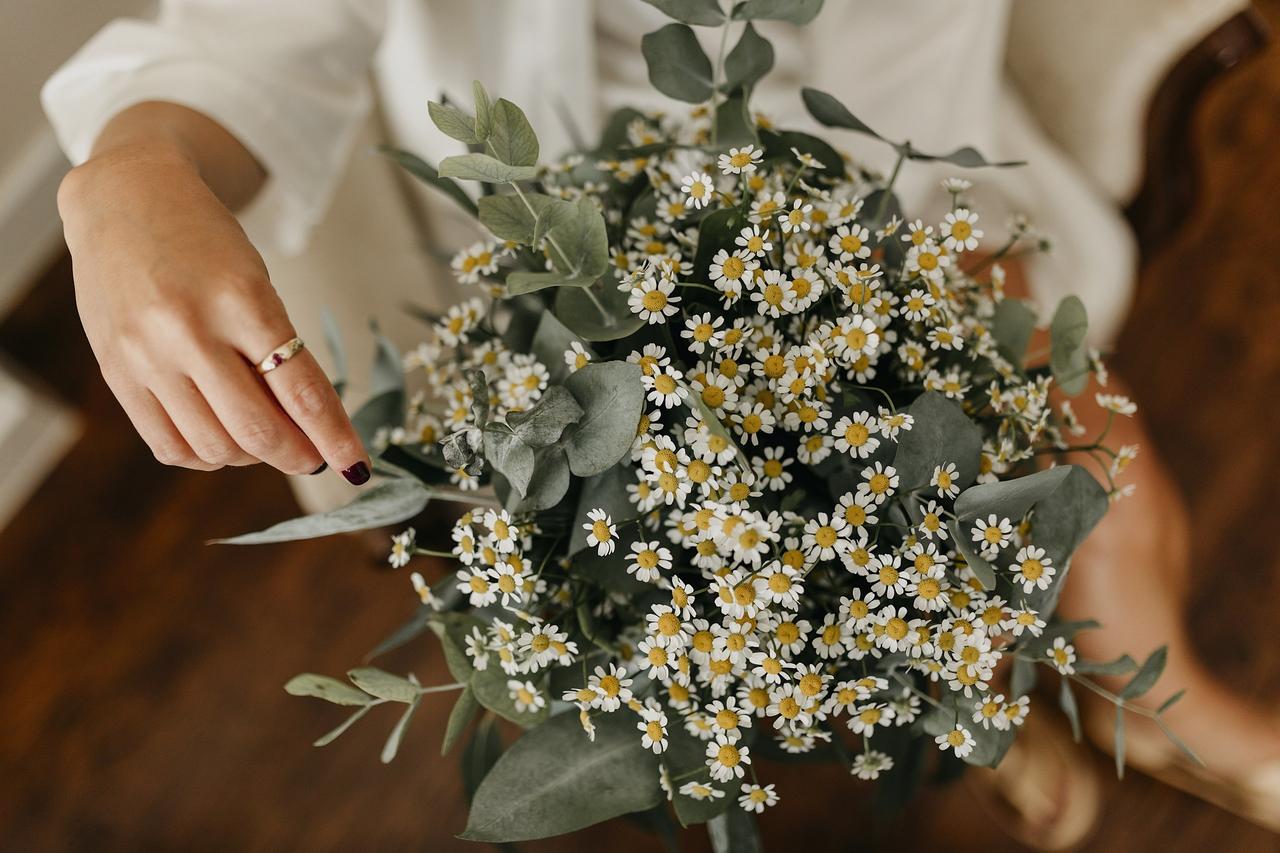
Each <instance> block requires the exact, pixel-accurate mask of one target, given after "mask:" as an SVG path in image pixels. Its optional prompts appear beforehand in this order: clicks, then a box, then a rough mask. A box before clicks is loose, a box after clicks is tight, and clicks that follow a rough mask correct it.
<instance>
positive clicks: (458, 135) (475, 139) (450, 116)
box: [427, 101, 484, 145]
mask: <svg viewBox="0 0 1280 853" xmlns="http://www.w3.org/2000/svg"><path fill="white" fill-rule="evenodd" d="M427 113H428V114H429V115H430V116H431V123H432V124H434V125H435V126H436V127H437V128H439V130H440V132H441V133H443V134H444V135H445V136H448V137H450V138H451V139H456V140H458V141H459V142H465V143H467V144H468V145H478V144H480V143H482V142H484V137H483V136H482V135H480V134H478V133H477V132H476V120H475V119H474V118H472V117H471V116H469V115H467V114H466V113H465V112H463V111H462V110H460V109H458V108H457V107H455V106H452V105H451V104H438V103H436V102H435V101H428V102H427Z"/></svg>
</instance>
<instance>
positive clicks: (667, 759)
mask: <svg viewBox="0 0 1280 853" xmlns="http://www.w3.org/2000/svg"><path fill="white" fill-rule="evenodd" d="M753 752H754V750H753ZM661 760H662V765H663V766H664V767H665V768H666V770H667V775H668V776H669V777H670V778H672V779H679V780H680V782H679V784H676V785H674V786H673V787H674V788H675V789H676V791H675V793H674V794H673V795H672V797H671V805H672V806H673V807H674V808H675V812H676V818H677V819H679V821H680V824H681V825H682V826H692V825H694V824H698V823H706V822H708V821H710V820H713V819H715V818H716V817H718V816H719V815H722V814H724V812H725V811H726V810H727V809H729V808H730V807H731V806H732V804H733V800H734V796H733V792H732V791H731V792H728V793H726V795H725V796H723V797H720V798H717V799H706V800H698V799H695V798H693V797H690V796H687V795H685V794H681V793H680V790H679V789H680V787H681V786H682V785H684V784H685V783H687V782H698V783H699V784H702V785H710V786H712V787H723V785H722V784H721V783H717V782H715V781H713V780H712V779H711V773H710V771H708V770H707V763H706V762H707V744H706V741H703V740H700V739H699V738H697V737H695V736H693V735H691V734H689V733H688V732H687V731H685V728H684V726H679V725H677V726H671V727H670V728H668V730H667V749H666V751H665V752H663V753H662V757H661ZM733 807H734V808H736V806H733Z"/></svg>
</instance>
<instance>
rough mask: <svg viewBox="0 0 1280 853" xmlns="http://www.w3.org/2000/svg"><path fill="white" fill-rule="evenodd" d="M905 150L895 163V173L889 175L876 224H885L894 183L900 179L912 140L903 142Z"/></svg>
mask: <svg viewBox="0 0 1280 853" xmlns="http://www.w3.org/2000/svg"><path fill="white" fill-rule="evenodd" d="M902 145H903V148H904V150H902V151H899V152H898V160H897V162H895V163H894V164H893V173H892V174H890V175H889V182H888V183H887V184H885V185H884V195H883V196H881V197H880V203H879V204H878V205H876V216H875V219H874V220H872V221H873V222H875V223H876V225H883V224H884V215H885V213H887V212H888V211H889V198H890V196H892V195H893V185H894V184H895V183H897V181H898V173H899V172H901V171H902V164H903V162H904V161H905V160H906V159H907V154H906V150H905V149H906V148H907V147H910V145H911V143H910V142H904V143H902Z"/></svg>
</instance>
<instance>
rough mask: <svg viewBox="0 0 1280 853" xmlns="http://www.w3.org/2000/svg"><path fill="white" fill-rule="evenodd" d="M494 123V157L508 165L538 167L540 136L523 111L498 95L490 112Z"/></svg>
mask: <svg viewBox="0 0 1280 853" xmlns="http://www.w3.org/2000/svg"><path fill="white" fill-rule="evenodd" d="M490 117H491V120H492V122H493V125H492V129H491V130H490V132H489V139H488V142H489V146H490V148H491V150H492V151H493V154H494V156H495V157H497V158H498V159H499V160H501V161H502V162H503V163H506V164H507V165H508V166H536V165H537V163H538V135H537V134H536V133H534V132H533V126H532V125H530V124H529V119H528V118H526V117H525V114H524V110H522V109H520V108H519V107H517V106H516V105H515V104H513V103H511V102H510V101H508V100H507V99H506V98H499V99H498V100H497V102H495V103H494V105H493V109H492V111H491V112H490Z"/></svg>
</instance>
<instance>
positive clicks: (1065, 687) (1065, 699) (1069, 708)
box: [1058, 675, 1084, 743]
mask: <svg viewBox="0 0 1280 853" xmlns="http://www.w3.org/2000/svg"><path fill="white" fill-rule="evenodd" d="M1058 707H1059V708H1061V709H1062V713H1064V714H1066V715H1067V720H1068V721H1069V722H1070V723H1071V736H1072V737H1073V738H1075V741H1076V743H1080V742H1081V741H1083V740H1084V728H1083V727H1082V726H1081V725H1080V706H1079V705H1077V704H1076V694H1074V693H1072V692H1071V682H1070V681H1068V680H1067V677H1066V676H1065V675H1064V676H1062V678H1061V679H1060V681H1059V686H1058Z"/></svg>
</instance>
